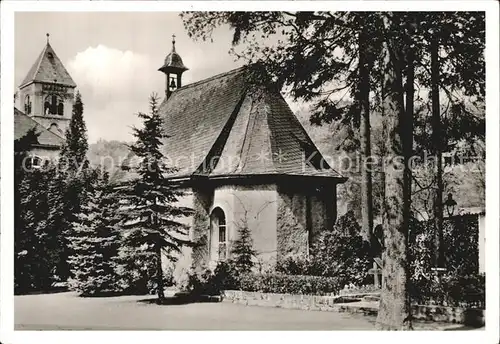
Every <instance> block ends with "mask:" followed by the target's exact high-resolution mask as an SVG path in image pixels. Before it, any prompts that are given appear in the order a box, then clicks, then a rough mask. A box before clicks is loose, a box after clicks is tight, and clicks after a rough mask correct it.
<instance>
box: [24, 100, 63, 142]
mask: <svg viewBox="0 0 500 344" xmlns="http://www.w3.org/2000/svg"><path fill="white" fill-rule="evenodd" d="M33 128H35V129H36V132H37V133H39V135H38V145H40V146H43V147H46V148H59V147H61V146H62V144H63V143H64V138H63V137H62V136H60V135H57V134H56V133H54V132H52V131H50V130H48V129H46V128H44V127H43V126H41V125H40V123H38V122H37V121H35V120H34V119H33V118H31V117H30V116H28V115H26V114H25V113H24V112H22V111H20V110H18V109H17V108H15V107H14V140H18V139H20V138H21V137H23V136H24V135H26V134H27V133H28V131H30V130H31V129H33Z"/></svg>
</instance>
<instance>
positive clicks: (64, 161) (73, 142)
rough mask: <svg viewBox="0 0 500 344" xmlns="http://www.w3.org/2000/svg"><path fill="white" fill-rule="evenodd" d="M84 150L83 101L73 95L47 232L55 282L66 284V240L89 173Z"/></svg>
mask: <svg viewBox="0 0 500 344" xmlns="http://www.w3.org/2000/svg"><path fill="white" fill-rule="evenodd" d="M87 149H88V143H87V129H86V126H85V121H84V119H83V102H82V99H81V95H80V93H79V92H77V94H76V97H75V102H74V104H73V113H72V117H71V120H70V123H69V127H68V129H67V130H66V133H65V141H64V143H63V146H62V148H61V153H60V156H59V162H58V166H57V174H56V175H55V177H54V178H53V179H52V180H51V183H50V185H49V196H50V199H49V202H50V205H51V206H50V211H49V214H48V217H47V229H46V230H47V231H48V232H50V233H54V235H56V237H57V238H58V248H59V251H60V252H59V255H58V257H59V261H58V263H57V267H56V274H57V276H58V279H59V280H60V281H62V282H66V281H67V280H68V278H69V277H71V267H70V265H69V263H68V258H69V256H70V255H71V254H72V252H71V249H70V242H69V238H70V237H72V230H73V223H74V222H75V221H76V214H79V213H80V212H81V207H82V204H84V203H85V202H86V199H85V197H86V195H87V193H86V191H87V190H88V188H89V187H90V183H91V180H92V171H91V170H90V169H89V162H88V160H87V158H86V154H87Z"/></svg>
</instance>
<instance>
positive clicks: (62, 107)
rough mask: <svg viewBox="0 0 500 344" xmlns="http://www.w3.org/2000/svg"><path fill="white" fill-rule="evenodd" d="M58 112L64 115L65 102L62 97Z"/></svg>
mask: <svg viewBox="0 0 500 344" xmlns="http://www.w3.org/2000/svg"><path fill="white" fill-rule="evenodd" d="M57 114H58V115H59V116H63V115H64V103H63V101H62V99H59V104H58V105H57Z"/></svg>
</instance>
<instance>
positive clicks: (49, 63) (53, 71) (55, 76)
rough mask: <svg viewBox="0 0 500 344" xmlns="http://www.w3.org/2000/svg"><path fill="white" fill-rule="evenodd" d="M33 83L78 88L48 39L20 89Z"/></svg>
mask: <svg viewBox="0 0 500 344" xmlns="http://www.w3.org/2000/svg"><path fill="white" fill-rule="evenodd" d="M32 82H50V83H53V82H56V83H58V84H60V85H65V86H70V87H76V84H75V82H74V81H73V79H72V78H71V76H70V75H69V73H68V71H67V70H66V68H65V67H64V65H63V63H62V62H61V60H60V59H59V57H57V55H56V53H55V51H54V49H53V48H52V47H51V45H50V43H49V41H48V39H47V44H46V45H45V47H44V48H43V50H42V52H41V53H40V55H39V56H38V58H37V59H36V61H35V63H34V64H33V66H31V68H30V70H29V72H28V74H27V75H26V77H25V78H24V80H23V82H22V83H21V85H20V86H19V87H21V88H22V87H23V86H26V85H28V84H30V83H32Z"/></svg>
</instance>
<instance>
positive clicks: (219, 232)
mask: <svg viewBox="0 0 500 344" xmlns="http://www.w3.org/2000/svg"><path fill="white" fill-rule="evenodd" d="M212 235H214V236H215V239H216V240H217V246H216V247H217V258H218V260H225V259H226V258H227V255H228V253H227V250H228V235H227V224H226V216H225V215H224V212H223V211H222V209H221V208H215V209H214V210H213V212H212Z"/></svg>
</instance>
